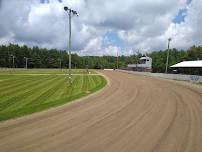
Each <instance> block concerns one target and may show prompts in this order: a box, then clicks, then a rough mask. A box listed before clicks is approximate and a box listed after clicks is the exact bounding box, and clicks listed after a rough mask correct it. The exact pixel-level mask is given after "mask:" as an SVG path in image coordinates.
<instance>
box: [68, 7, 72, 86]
mask: <svg viewBox="0 0 202 152" xmlns="http://www.w3.org/2000/svg"><path fill="white" fill-rule="evenodd" d="M71 16H72V15H71V10H69V82H70V84H71V83H72V80H71V79H72V75H71V36H72V35H71Z"/></svg>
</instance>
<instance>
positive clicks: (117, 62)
mask: <svg viewBox="0 0 202 152" xmlns="http://www.w3.org/2000/svg"><path fill="white" fill-rule="evenodd" d="M118 68H119V54H118V51H117V58H116V69H118Z"/></svg>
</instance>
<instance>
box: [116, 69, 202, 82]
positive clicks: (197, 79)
mask: <svg viewBox="0 0 202 152" xmlns="http://www.w3.org/2000/svg"><path fill="white" fill-rule="evenodd" d="M118 71H120V72H125V73H131V74H139V75H145V76H153V77H159V78H165V79H172V80H182V81H190V82H195V83H200V82H202V76H198V75H183V74H165V73H149V72H136V71H127V70H118Z"/></svg>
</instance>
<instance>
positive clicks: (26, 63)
mask: <svg viewBox="0 0 202 152" xmlns="http://www.w3.org/2000/svg"><path fill="white" fill-rule="evenodd" d="M24 59H25V69H27V67H28V66H27V65H28V60H29V58H27V57H24Z"/></svg>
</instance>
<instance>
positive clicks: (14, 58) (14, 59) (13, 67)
mask: <svg viewBox="0 0 202 152" xmlns="http://www.w3.org/2000/svg"><path fill="white" fill-rule="evenodd" d="M13 68H15V56H14V55H13Z"/></svg>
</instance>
